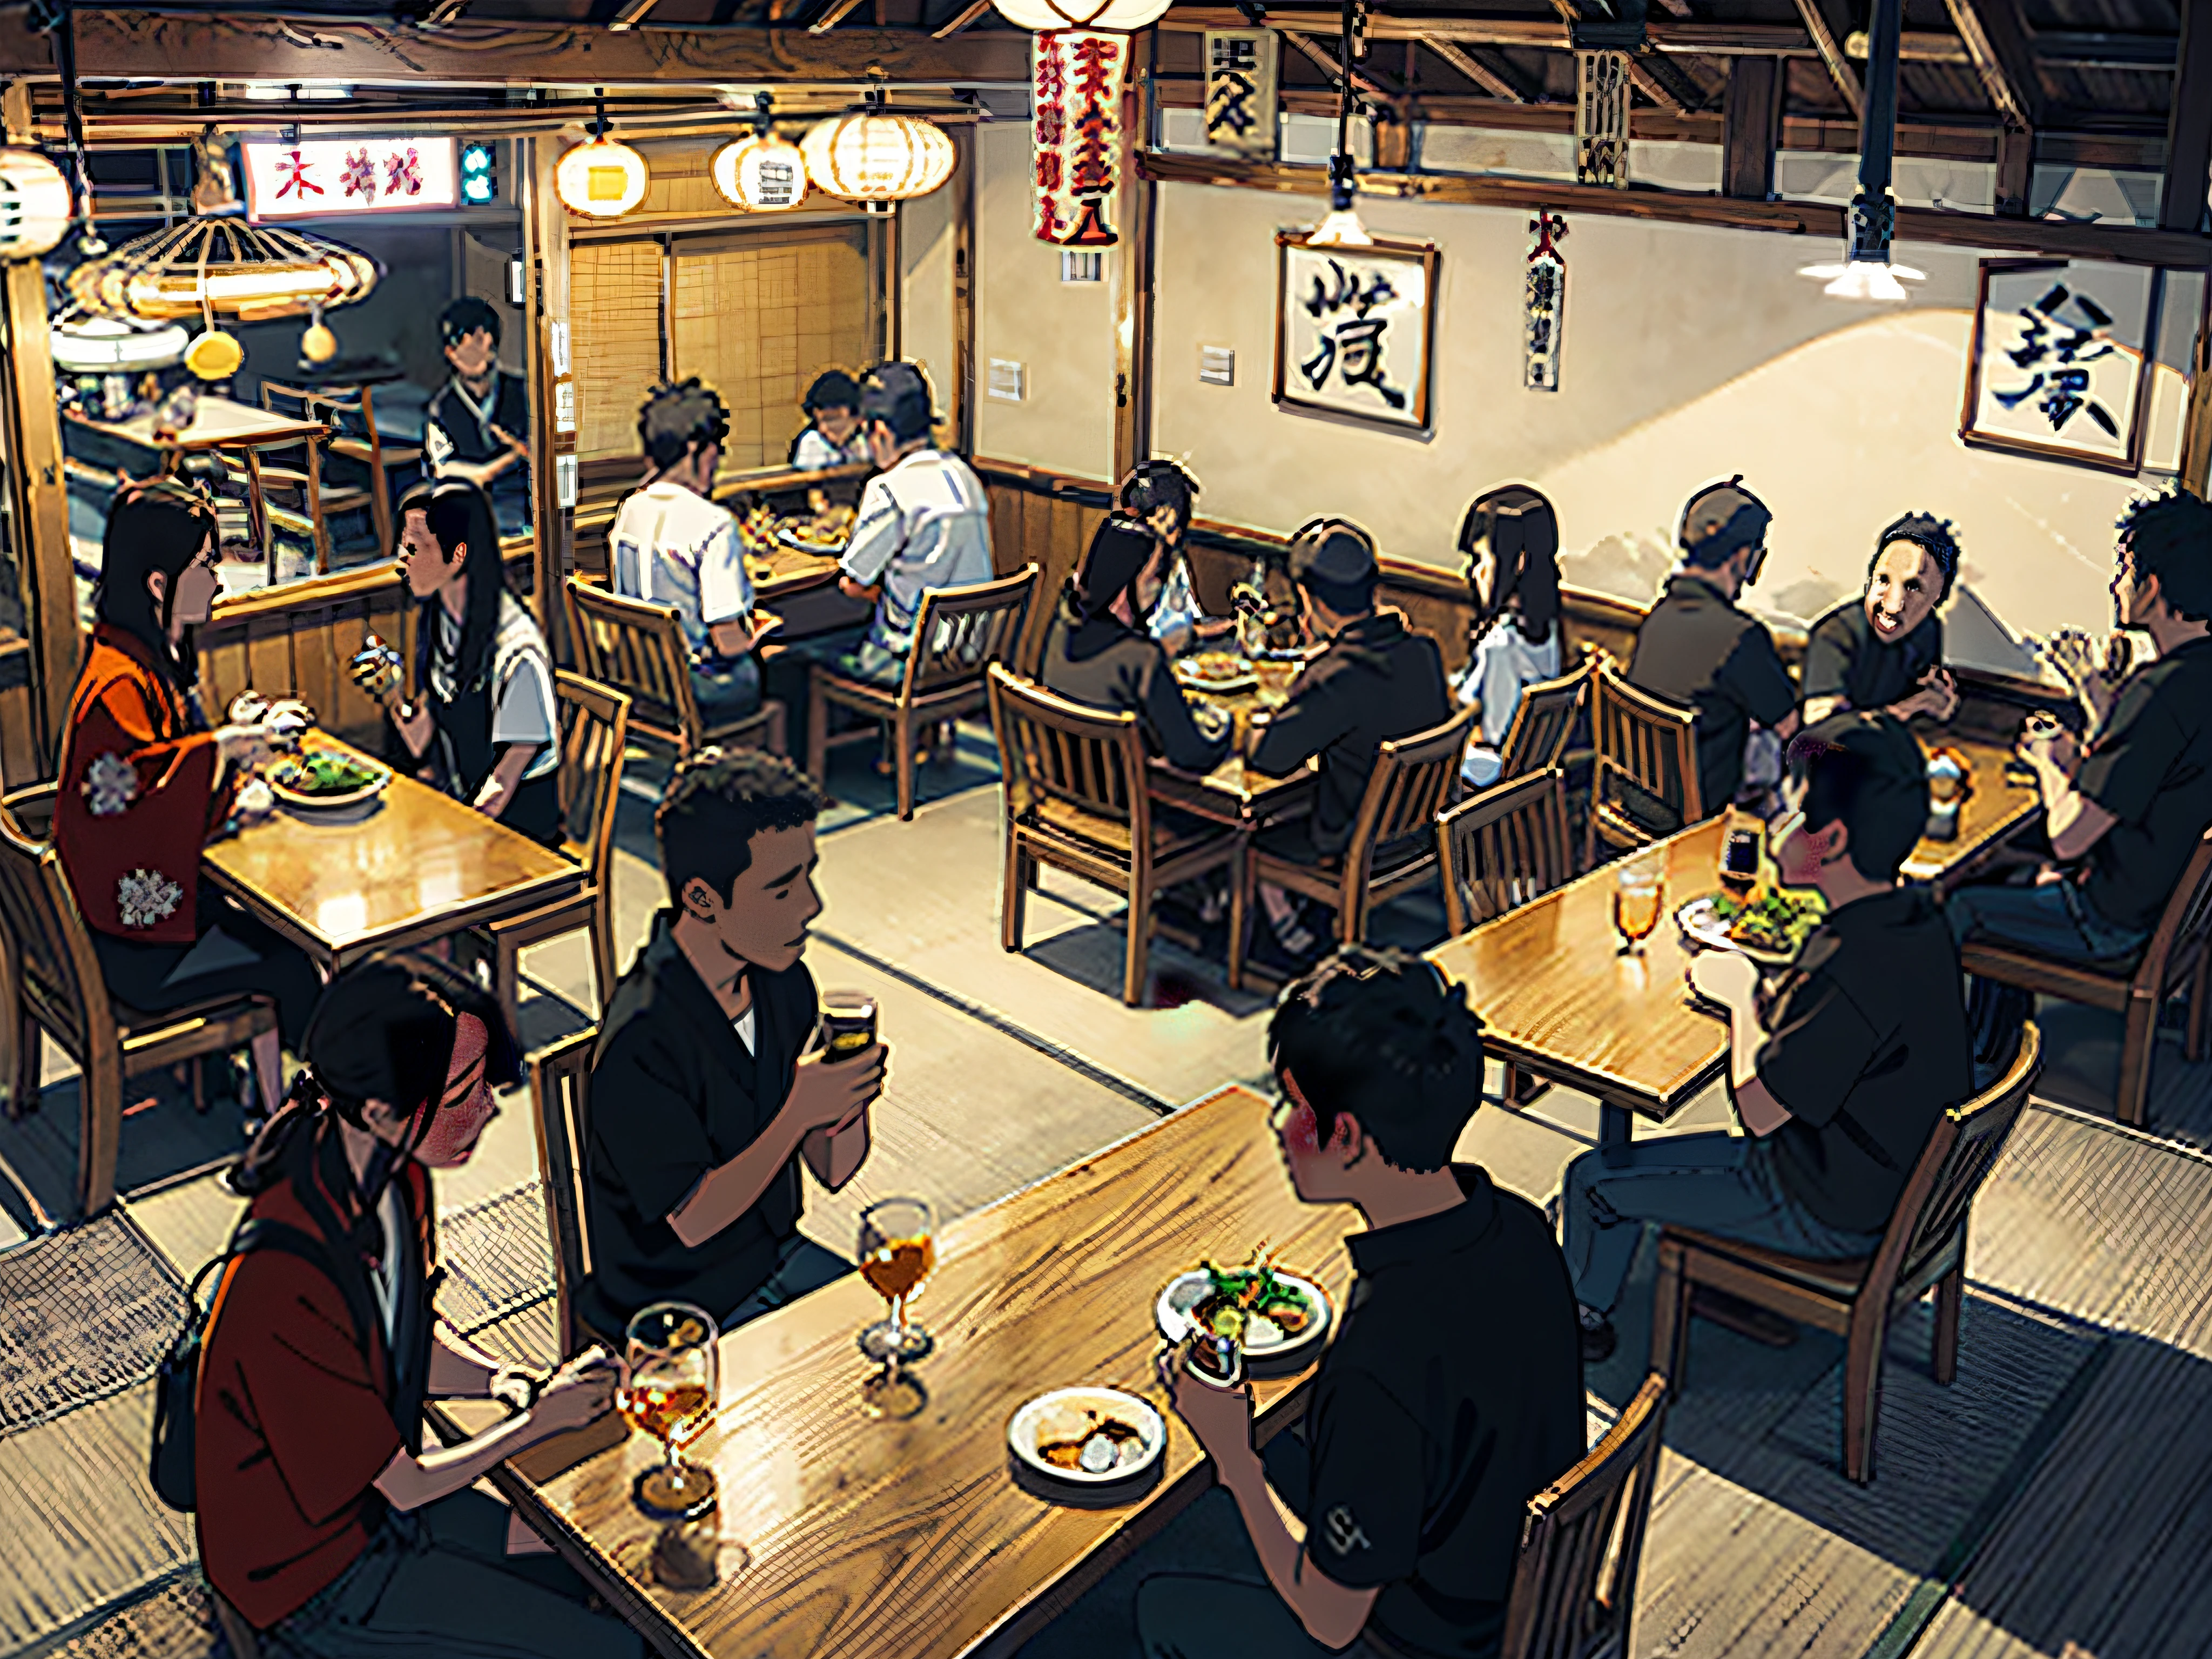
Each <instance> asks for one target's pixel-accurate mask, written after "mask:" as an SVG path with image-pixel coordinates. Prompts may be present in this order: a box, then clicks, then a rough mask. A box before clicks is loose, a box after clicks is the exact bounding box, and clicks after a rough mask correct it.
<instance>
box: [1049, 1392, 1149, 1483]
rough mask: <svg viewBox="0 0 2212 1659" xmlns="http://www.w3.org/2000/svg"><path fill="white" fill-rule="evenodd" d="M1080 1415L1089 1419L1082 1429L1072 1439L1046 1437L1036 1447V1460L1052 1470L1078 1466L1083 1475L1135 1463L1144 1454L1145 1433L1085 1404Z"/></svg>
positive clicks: (1100, 1472) (1099, 1472) (1104, 1471)
mask: <svg viewBox="0 0 2212 1659" xmlns="http://www.w3.org/2000/svg"><path fill="white" fill-rule="evenodd" d="M1083 1415H1084V1416H1085V1419H1088V1423H1087V1425H1086V1426H1085V1429H1084V1431H1083V1432H1082V1433H1081V1434H1079V1435H1078V1436H1076V1437H1074V1438H1073V1439H1066V1440H1048V1441H1046V1442H1044V1443H1042V1444H1041V1445H1040V1446H1038V1447H1037V1449H1036V1454H1037V1460H1038V1461H1039V1462H1042V1463H1046V1464H1049V1465H1050V1466H1051V1467H1052V1468H1055V1469H1080V1470H1082V1471H1083V1472H1084V1473H1085V1474H1105V1473H1106V1471H1107V1470H1109V1469H1111V1468H1116V1467H1118V1466H1120V1465H1122V1464H1127V1463H1134V1462H1138V1461H1139V1459H1141V1458H1142V1457H1143V1456H1144V1452H1145V1432H1144V1431H1143V1430H1142V1429H1138V1428H1133V1427H1131V1426H1130V1425H1128V1424H1127V1423H1124V1422H1122V1421H1121V1419H1119V1418H1117V1417H1106V1416H1102V1415H1101V1414H1100V1413H1098V1412H1097V1411H1096V1410H1094V1409H1092V1408H1091V1407H1085V1408H1084V1413H1083Z"/></svg>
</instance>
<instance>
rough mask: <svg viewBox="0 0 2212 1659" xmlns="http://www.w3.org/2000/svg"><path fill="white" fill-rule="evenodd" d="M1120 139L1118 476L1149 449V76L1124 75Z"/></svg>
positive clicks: (1147, 60) (1141, 50)
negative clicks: (1127, 79) (1144, 159)
mask: <svg viewBox="0 0 2212 1659" xmlns="http://www.w3.org/2000/svg"><path fill="white" fill-rule="evenodd" d="M1153 38H1154V37H1153V35H1152V32H1151V31H1150V30H1146V32H1144V33H1141V34H1139V35H1137V36H1136V37H1135V38H1134V40H1133V41H1132V43H1131V46H1130V58H1131V61H1132V62H1133V64H1146V65H1149V64H1151V62H1152V41H1153ZM1121 108H1122V112H1123V116H1124V125H1123V128H1122V131H1124V132H1125V133H1126V134H1127V140H1128V142H1127V146H1126V148H1125V150H1124V153H1123V156H1122V161H1121V246H1120V247H1119V248H1117V249H1116V250H1115V253H1116V254H1117V256H1118V258H1117V264H1118V267H1119V268H1118V270H1117V272H1116V280H1115V287H1114V477H1115V479H1116V480H1119V479H1120V478H1121V477H1124V476H1125V475H1126V474H1127V472H1128V471H1129V470H1130V469H1131V468H1132V467H1133V466H1135V465H1137V464H1138V463H1139V461H1144V460H1149V459H1151V458H1152V274H1153V262H1154V258H1155V255H1154V245H1155V242H1156V241H1157V235H1156V232H1157V228H1158V227H1157V225H1156V220H1157V218H1158V210H1159V186H1158V185H1156V184H1154V183H1153V182H1152V177H1151V175H1150V174H1148V173H1146V172H1145V170H1144V167H1143V162H1142V155H1143V153H1144V152H1145V151H1146V149H1149V148H1150V147H1151V144H1152V72H1151V70H1150V69H1149V68H1146V69H1144V70H1139V71H1138V72H1137V73H1136V74H1135V75H1133V76H1132V78H1131V82H1130V86H1129V89H1128V92H1127V94H1126V95H1125V97H1124V99H1123V101H1122V106H1121Z"/></svg>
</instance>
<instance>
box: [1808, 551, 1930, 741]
mask: <svg viewBox="0 0 2212 1659" xmlns="http://www.w3.org/2000/svg"><path fill="white" fill-rule="evenodd" d="M1957 574H1959V543H1958V538H1956V537H1955V536H1954V535H1953V534H1952V532H1951V526H1950V523H1949V521H1948V520H1943V519H1936V518H1931V517H1929V515H1928V514H1927V513H1906V514H1905V516H1904V517H1903V518H1901V519H1899V520H1897V522H1896V523H1894V524H1893V525H1891V526H1889V528H1887V530H1885V531H1883V532H1881V539H1880V540H1879V541H1877V542H1876V543H1875V555H1874V562H1872V563H1871V564H1869V565H1868V566H1867V585H1866V593H1865V595H1864V596H1863V598H1860V599H1847V600H1845V601H1844V603H1843V604H1841V605H1838V606H1837V607H1836V608H1835V609H1834V610H1832V611H1829V612H1828V614H1827V615H1826V616H1825V617H1821V618H1820V621H1818V622H1817V623H1814V624H1813V633H1812V637H1811V638H1810V639H1809V640H1808V641H1807V642H1806V646H1805V665H1804V668H1803V671H1802V673H1801V674H1800V676H1799V686H1798V689H1799V690H1801V691H1802V692H1803V694H1804V697H1805V724H1806V725H1808V726H1813V725H1816V724H1818V723H1819V722H1820V721H1821V720H1826V719H1827V718H1828V716H1829V715H1831V714H1841V713H1843V711H1844V709H1846V708H1861V709H1865V710H1867V711H1869V713H1871V712H1872V711H1873V710H1875V709H1877V708H1881V709H1887V711H1888V712H1889V713H1891V714H1894V715H1896V716H1897V718H1898V719H1899V720H1911V718H1912V717H1913V716H1914V715H1915V714H1926V715H1928V716H1929V717H1930V718H1932V719H1934V720H1949V719H1950V718H1951V716H1952V714H1953V713H1954V711H1955V710H1956V709H1957V708H1958V706H1959V689H1958V687H1957V686H1956V685H1955V684H1954V683H1953V682H1952V679H1951V676H1950V675H1949V673H1948V672H1947V671H1945V669H1944V667H1943V619H1942V617H1938V616H1937V615H1936V607H1937V606H1938V605H1942V603H1943V601H1944V600H1946V599H1949V598H1950V597H1951V581H1952V579H1953V578H1954V576H1956V575H1957Z"/></svg>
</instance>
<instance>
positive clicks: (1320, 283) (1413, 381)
mask: <svg viewBox="0 0 2212 1659" xmlns="http://www.w3.org/2000/svg"><path fill="white" fill-rule="evenodd" d="M1275 242H1276V246H1277V248H1278V250H1279V254H1280V258H1281V269H1280V276H1279V285H1278V288H1277V291H1276V310H1277V313H1278V316H1277V324H1276V335H1275V401H1276V402H1277V403H1278V404H1300V405H1303V406H1304V407H1307V408H1310V409H1325V410H1328V411H1329V412H1330V413H1331V414H1335V415H1349V416H1353V417H1354V418H1356V419H1358V420H1364V421H1375V422H1381V423H1382V424H1383V425H1385V426H1403V427H1413V428H1425V427H1426V426H1427V425H1428V423H1429V356H1430V350H1431V306H1432V303H1433V301H1434V299H1435V296H1436V291H1437V250H1436V248H1435V247H1434V246H1429V245H1422V246H1414V245H1412V244H1409V243H1401V242H1376V243H1375V244H1373V245H1372V246H1368V247H1310V246H1307V245H1306V239H1305V237H1304V235H1302V234H1293V233H1291V232H1284V233H1282V234H1279V235H1278V236H1277V237H1276V238H1275Z"/></svg>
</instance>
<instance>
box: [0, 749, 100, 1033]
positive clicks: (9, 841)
mask: <svg viewBox="0 0 2212 1659" xmlns="http://www.w3.org/2000/svg"><path fill="white" fill-rule="evenodd" d="M42 790H43V793H45V795H46V806H47V811H48V812H49V814H51V811H52V795H53V793H54V789H53V786H52V784H47V785H45V786H42ZM21 793H25V794H29V793H33V792H28V791H26V792H21ZM16 799H18V797H17V796H12V795H11V796H10V797H9V801H8V809H7V810H0V921H4V922H5V924H6V927H7V930H8V941H9V946H10V948H11V949H12V951H13V952H14V956H15V981H16V986H17V988H18V993H19V994H20V995H21V997H22V999H23V1002H24V1005H25V1007H26V1011H27V1012H30V1013H33V1014H34V1015H36V1016H37V1018H38V1021H39V1023H40V1024H41V1025H43V1026H45V1027H46V1030H48V1031H50V1032H52V1034H53V1036H54V1037H55V1038H56V1040H57V1041H58V1042H60V1043H61V1044H62V1046H63V1047H64V1048H66V1049H68V1050H69V1052H70V1054H72V1055H74V1056H76V1057H78V1058H80V1059H82V1057H83V1056H84V1055H85V1054H88V1052H89V1051H90V1048H91V1041H92V1034H93V1033H94V1032H95V1031H97V1032H101V1033H104V1034H106V1035H107V1037H108V1040H109V1042H111V1044H112V1042H113V1033H114V1030H115V1016H114V1012H113V1009H112V1006H111V1005H110V1003H109V1001H108V996H107V981H106V980H105V979H103V978H102V977H101V976H100V959H99V958H98V957H95V956H94V954H93V951H92V934H91V933H90V931H89V930H88V928H87V927H85V923H84V917H83V915H82V913H80V912H79V911H78V909H77V908H76V895H75V894H73V893H72V892H70V884H69V878H68V877H67V876H66V875H64V873H63V872H62V864H61V857H60V855H59V854H58V853H56V852H55V850H54V845H53V842H52V841H50V840H41V839H35V838H33V836H28V835H27V834H25V833H24V826H23V825H22V824H21V823H20V822H19V821H18V819H17V818H16V816H15V811H13V806H14V804H15V801H16ZM33 804H35V803H33ZM48 821H49V822H50V823H51V821H52V820H51V817H49V820H48ZM19 1040H20V1039H19Z"/></svg>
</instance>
